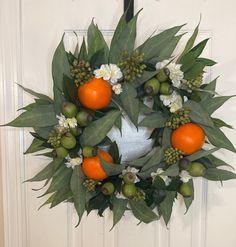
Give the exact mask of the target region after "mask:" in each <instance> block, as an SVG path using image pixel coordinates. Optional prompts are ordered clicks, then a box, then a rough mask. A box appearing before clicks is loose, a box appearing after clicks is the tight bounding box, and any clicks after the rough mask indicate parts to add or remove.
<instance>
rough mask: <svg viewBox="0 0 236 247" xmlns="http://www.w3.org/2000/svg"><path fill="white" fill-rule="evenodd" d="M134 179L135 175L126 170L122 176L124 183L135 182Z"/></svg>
mask: <svg viewBox="0 0 236 247" xmlns="http://www.w3.org/2000/svg"><path fill="white" fill-rule="evenodd" d="M135 179H136V175H135V174H134V173H132V172H127V173H126V174H125V175H124V176H123V180H124V182H125V183H126V184H133V183H134V182H135Z"/></svg>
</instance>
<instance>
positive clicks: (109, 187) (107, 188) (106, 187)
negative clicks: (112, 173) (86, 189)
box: [101, 182, 115, 195]
mask: <svg viewBox="0 0 236 247" xmlns="http://www.w3.org/2000/svg"><path fill="white" fill-rule="evenodd" d="M101 190H102V193H103V194H104V195H111V194H112V193H113V192H114V191H115V186H114V184H113V183H111V182H107V183H105V184H103V185H102V188H101Z"/></svg>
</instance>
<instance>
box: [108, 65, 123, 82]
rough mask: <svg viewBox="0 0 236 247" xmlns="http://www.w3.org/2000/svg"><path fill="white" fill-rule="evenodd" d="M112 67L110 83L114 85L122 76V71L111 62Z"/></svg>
mask: <svg viewBox="0 0 236 247" xmlns="http://www.w3.org/2000/svg"><path fill="white" fill-rule="evenodd" d="M109 67H110V83H111V84H112V85H114V84H115V83H117V81H118V80H120V79H121V78H122V76H123V75H122V72H121V70H120V68H119V67H118V66H117V65H116V64H109Z"/></svg>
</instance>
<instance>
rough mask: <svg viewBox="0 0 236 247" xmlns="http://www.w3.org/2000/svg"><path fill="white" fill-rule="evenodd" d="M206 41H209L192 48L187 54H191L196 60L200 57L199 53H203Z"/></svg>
mask: <svg viewBox="0 0 236 247" xmlns="http://www.w3.org/2000/svg"><path fill="white" fill-rule="evenodd" d="M208 40H209V39H204V40H203V41H201V42H200V43H199V44H197V45H196V46H194V47H193V48H192V49H191V50H190V51H189V52H191V53H192V54H193V55H194V56H195V58H198V57H199V56H200V55H201V53H202V52H203V50H204V48H205V46H206V44H207V42H208Z"/></svg>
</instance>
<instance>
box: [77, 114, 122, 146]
mask: <svg viewBox="0 0 236 247" xmlns="http://www.w3.org/2000/svg"><path fill="white" fill-rule="evenodd" d="M119 115H120V112H119V111H116V110H114V111H110V112H108V113H107V114H106V115H105V116H104V117H102V118H100V119H98V120H96V121H94V122H92V123H91V124H89V126H88V127H86V128H85V129H84V132H83V134H82V136H81V139H80V141H81V144H82V145H83V146H85V145H86V146H96V145H97V144H99V143H100V142H101V141H102V140H103V139H104V138H105V137H106V135H107V133H108V132H109V131H110V130H111V128H112V127H113V126H114V123H115V121H116V119H117V118H118V117H119Z"/></svg>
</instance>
